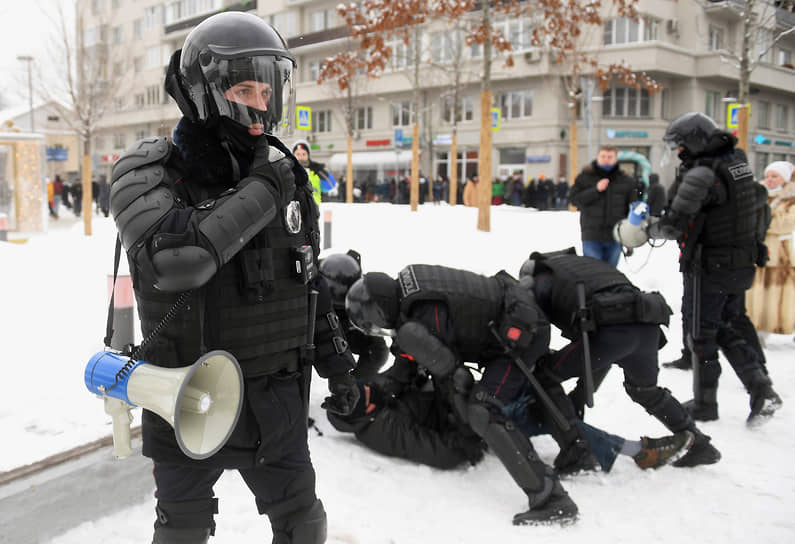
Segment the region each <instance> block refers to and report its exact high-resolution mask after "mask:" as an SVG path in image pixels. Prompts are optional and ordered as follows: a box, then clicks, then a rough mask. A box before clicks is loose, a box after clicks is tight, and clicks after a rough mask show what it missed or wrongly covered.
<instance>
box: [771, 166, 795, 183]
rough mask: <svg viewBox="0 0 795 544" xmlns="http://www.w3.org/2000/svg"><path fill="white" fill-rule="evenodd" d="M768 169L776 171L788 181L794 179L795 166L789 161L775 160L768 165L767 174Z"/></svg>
mask: <svg viewBox="0 0 795 544" xmlns="http://www.w3.org/2000/svg"><path fill="white" fill-rule="evenodd" d="M768 170H772V171H774V172H776V173H777V174H778V175H779V176H781V177H782V178H783V179H784V181H785V182H787V181H790V180H792V172H793V170H795V166H793V164H792V163H791V162H789V161H775V162H771V163H770V164H768V165H767V167H766V168H765V174H767V172H768Z"/></svg>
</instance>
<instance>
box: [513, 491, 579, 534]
mask: <svg viewBox="0 0 795 544" xmlns="http://www.w3.org/2000/svg"><path fill="white" fill-rule="evenodd" d="M578 513H579V509H578V508H577V505H576V504H574V501H573V500H571V497H569V494H568V493H566V492H565V491H564V490H563V488H560V491H553V492H552V495H550V497H549V500H548V501H547V502H545V503H544V504H542V505H541V506H536V507H535V508H531V509H530V510H527V511H526V512H520V513H518V514H516V515H515V516H514V517H513V524H514V525H544V524H546V525H551V524H560V525H568V524H570V523H574V522H575V521H576V520H577V514H578Z"/></svg>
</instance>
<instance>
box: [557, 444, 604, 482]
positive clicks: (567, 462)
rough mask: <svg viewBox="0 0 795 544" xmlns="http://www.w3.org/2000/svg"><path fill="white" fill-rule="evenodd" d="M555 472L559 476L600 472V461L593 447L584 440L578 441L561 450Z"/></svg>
mask: <svg viewBox="0 0 795 544" xmlns="http://www.w3.org/2000/svg"><path fill="white" fill-rule="evenodd" d="M553 464H554V466H555V472H557V473H558V474H575V473H577V472H580V471H598V470H600V468H601V465H599V461H598V460H597V459H596V457H595V456H594V454H593V452H592V451H591V446H590V444H588V442H587V441H586V440H584V439H577V440H574V441H572V442H571V443H569V444H568V446H566V447H565V448H562V449H561V450H560V453H558V456H557V457H555V461H554V463H553Z"/></svg>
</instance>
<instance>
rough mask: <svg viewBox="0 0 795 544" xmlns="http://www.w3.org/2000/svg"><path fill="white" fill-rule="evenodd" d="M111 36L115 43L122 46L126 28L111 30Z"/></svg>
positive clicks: (117, 27) (118, 27) (116, 27)
mask: <svg viewBox="0 0 795 544" xmlns="http://www.w3.org/2000/svg"><path fill="white" fill-rule="evenodd" d="M111 35H112V36H113V38H112V39H113V43H115V44H120V43H121V42H123V41H124V28H123V27H121V26H114V27H113V29H112V30H111Z"/></svg>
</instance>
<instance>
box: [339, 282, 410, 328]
mask: <svg viewBox="0 0 795 544" xmlns="http://www.w3.org/2000/svg"><path fill="white" fill-rule="evenodd" d="M398 290H399V287H398V282H397V281H396V280H393V279H392V278H390V277H389V276H387V275H386V274H383V273H381V272H368V273H367V274H365V275H363V276H362V277H361V278H359V279H358V280H356V282H354V284H353V285H352V286H351V288H350V289H349V290H348V294H347V295H346V296H345V310H346V312H347V313H348V319H350V321H351V323H352V324H353V326H354V327H356V328H357V329H359V330H360V331H362V332H363V333H365V334H367V335H370V336H394V334H395V328H396V327H397V320H398V316H399V314H400V302H399V297H398Z"/></svg>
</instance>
